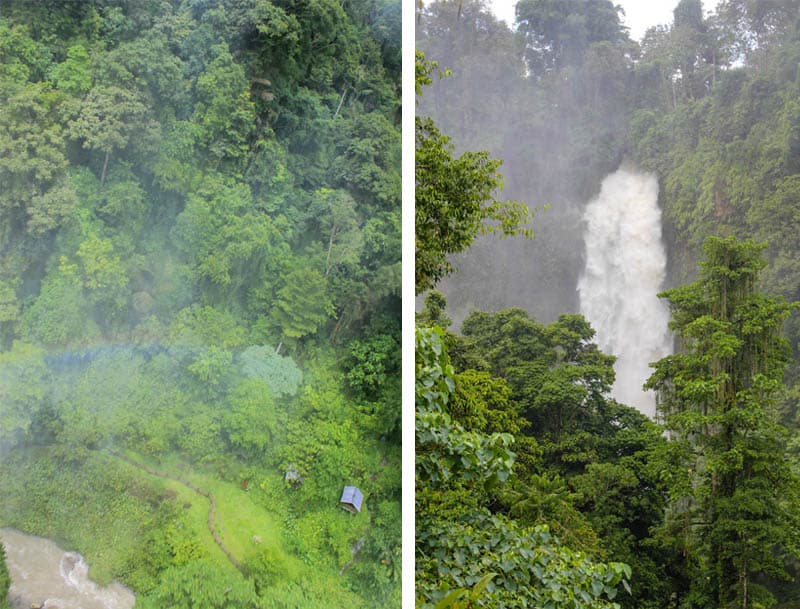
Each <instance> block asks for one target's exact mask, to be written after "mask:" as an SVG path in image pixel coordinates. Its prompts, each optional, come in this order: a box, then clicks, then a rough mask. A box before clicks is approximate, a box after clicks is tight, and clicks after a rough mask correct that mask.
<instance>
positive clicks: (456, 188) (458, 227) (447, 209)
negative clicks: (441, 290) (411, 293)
mask: <svg viewBox="0 0 800 609" xmlns="http://www.w3.org/2000/svg"><path fill="white" fill-rule="evenodd" d="M435 68H436V64H435V63H431V62H428V61H426V60H425V56H424V54H422V53H421V52H419V51H417V56H416V83H417V91H418V92H419V91H420V90H421V86H422V85H424V84H428V83H430V77H429V74H430V73H431V72H432V71H433V70H434V69H435ZM414 121H415V123H414V125H415V190H414V192H415V209H414V226H415V238H414V252H415V270H414V273H415V276H414V280H415V288H416V291H417V293H419V292H422V291H424V290H426V289H428V288H431V287H433V286H434V285H435V284H436V282H437V281H439V279H441V278H442V277H444V276H445V275H448V274H449V273H451V272H453V270H454V269H453V266H452V265H451V264H450V262H449V261H448V260H447V255H448V254H454V253H458V252H461V251H464V250H465V249H467V248H468V247H469V245H470V244H471V243H472V242H473V241H474V239H475V237H476V236H478V235H479V234H486V233H497V232H499V233H501V234H503V235H507V236H510V235H516V234H521V235H524V236H528V237H530V236H532V232H531V231H530V229H525V228H522V226H523V225H524V224H525V223H526V222H527V221H528V220H529V219H530V218H531V211H530V210H529V209H528V208H527V207H526V206H525V205H523V204H522V203H519V202H516V201H506V202H501V201H498V200H497V199H496V198H495V194H494V193H495V191H496V190H498V189H501V188H502V186H503V182H502V177H501V176H500V174H498V173H497V169H498V168H499V167H500V164H501V161H498V160H495V159H491V158H489V153H488V152H485V151H482V152H465V153H464V154H462V155H461V156H460V157H458V158H454V157H453V147H452V145H451V144H450V139H449V138H448V137H447V136H445V135H443V134H442V133H440V132H439V130H438V129H437V128H436V126H435V125H434V123H433V121H432V120H431V119H425V118H420V117H415V119H414Z"/></svg>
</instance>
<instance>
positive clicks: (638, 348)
mask: <svg viewBox="0 0 800 609" xmlns="http://www.w3.org/2000/svg"><path fill="white" fill-rule="evenodd" d="M584 220H585V222H586V232H585V234H584V243H585V244H586V268H585V269H584V271H583V275H582V276H581V278H580V280H579V281H578V291H579V292H580V310H581V313H582V314H583V315H584V317H586V319H588V320H589V322H590V323H591V324H592V327H593V328H594V329H595V330H596V331H597V336H596V340H597V344H598V346H599V347H600V349H602V350H603V351H604V352H605V353H610V354H612V355H616V356H617V362H616V364H615V365H614V370H615V372H616V381H615V383H614V387H613V389H612V392H611V393H612V395H613V397H614V398H615V399H616V400H617V401H618V402H622V403H624V404H627V405H628V406H633V407H635V408H637V409H638V410H639V411H641V412H642V413H644V414H646V415H647V416H649V417H650V418H654V417H655V395H654V394H653V392H651V391H647V392H645V391H644V390H643V389H642V385H643V384H644V382H645V380H647V378H648V377H649V376H650V374H651V373H652V369H651V368H650V367H649V365H648V364H649V363H651V362H655V361H657V360H659V359H661V358H662V357H664V356H665V355H668V354H669V353H670V352H671V350H672V338H671V335H670V332H669V329H668V327H667V324H668V322H669V309H668V308H667V306H666V303H664V302H663V301H662V300H661V299H660V298H658V297H657V296H656V294H657V293H658V292H659V291H660V290H662V289H663V286H662V284H663V281H664V277H665V275H666V266H667V256H666V252H665V250H664V244H663V242H662V240H661V210H660V209H659V207H658V181H657V179H656V177H655V175H653V174H649V173H641V172H639V171H636V170H634V169H632V168H627V167H624V166H623V167H621V168H620V169H618V170H617V171H616V172H615V173H613V174H611V175H609V176H607V177H606V178H605V179H604V180H603V183H602V185H601V188H600V194H599V195H598V196H597V198H596V199H594V200H592V201H590V202H589V204H588V206H587V207H586V212H585V213H584Z"/></svg>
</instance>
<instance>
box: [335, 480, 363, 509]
mask: <svg viewBox="0 0 800 609" xmlns="http://www.w3.org/2000/svg"><path fill="white" fill-rule="evenodd" d="M339 502H340V503H341V504H342V507H343V508H344V509H346V510H347V511H348V512H353V514H358V513H359V512H360V511H361V504H362V503H363V502H364V493H362V492H361V491H360V490H358V488H357V487H355V486H345V487H344V490H343V491H342V498H341V499H339Z"/></svg>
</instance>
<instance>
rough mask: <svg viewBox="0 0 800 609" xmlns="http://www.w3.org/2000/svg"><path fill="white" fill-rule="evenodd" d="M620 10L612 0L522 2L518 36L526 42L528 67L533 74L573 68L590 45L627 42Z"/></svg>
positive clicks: (519, 7)
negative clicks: (568, 67)
mask: <svg viewBox="0 0 800 609" xmlns="http://www.w3.org/2000/svg"><path fill="white" fill-rule="evenodd" d="M620 12H622V9H621V7H619V6H617V5H614V3H613V2H611V0H595V1H593V2H584V1H583V0H522V1H521V2H519V4H517V7H516V14H517V33H518V35H519V36H520V37H521V38H522V39H523V40H524V41H525V58H526V60H527V62H528V68H529V69H530V70H531V71H532V72H533V73H534V74H536V75H538V76H543V75H544V74H546V73H547V72H551V71H554V70H559V69H561V68H563V67H565V66H576V65H580V63H582V62H583V56H584V53H585V52H586V49H588V48H589V45H591V44H593V43H596V42H612V43H619V42H624V41H625V40H627V39H628V35H627V33H626V31H625V29H626V28H625V26H623V25H622V22H621V21H620V17H619V13H620Z"/></svg>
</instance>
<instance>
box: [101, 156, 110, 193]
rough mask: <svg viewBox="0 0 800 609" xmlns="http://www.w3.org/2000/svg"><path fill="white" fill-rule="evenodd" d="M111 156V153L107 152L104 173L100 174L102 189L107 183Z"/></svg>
mask: <svg viewBox="0 0 800 609" xmlns="http://www.w3.org/2000/svg"><path fill="white" fill-rule="evenodd" d="M110 156H111V151H110V150H106V158H105V160H104V161H103V171H102V173H101V174H100V188H102V187H103V186H104V185H105V183H106V169H108V157H110Z"/></svg>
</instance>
